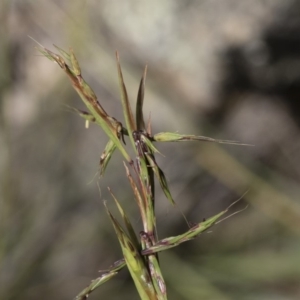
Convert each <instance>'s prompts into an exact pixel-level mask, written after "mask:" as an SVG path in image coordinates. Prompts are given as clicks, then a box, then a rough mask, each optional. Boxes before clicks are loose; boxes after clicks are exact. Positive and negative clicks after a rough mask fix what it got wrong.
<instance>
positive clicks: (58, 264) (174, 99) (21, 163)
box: [0, 0, 300, 300]
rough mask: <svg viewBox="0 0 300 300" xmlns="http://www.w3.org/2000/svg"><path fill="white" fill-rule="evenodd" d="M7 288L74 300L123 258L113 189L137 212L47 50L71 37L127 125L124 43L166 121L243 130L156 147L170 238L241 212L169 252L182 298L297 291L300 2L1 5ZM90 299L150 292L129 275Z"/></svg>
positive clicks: (156, 122) (1, 211)
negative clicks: (103, 161)
mask: <svg viewBox="0 0 300 300" xmlns="http://www.w3.org/2000/svg"><path fill="white" fill-rule="evenodd" d="M0 22H1V24H0V25H1V26H0V35H1V40H0V45H1V47H0V66H1V72H0V144H1V147H0V299H6V300H17V299H22V300H27V299H31V300H35V299H45V300H48V299H49V300H50V299H62V300H63V299H72V298H74V297H75V296H76V295H77V294H78V293H79V292H80V291H81V290H82V289H83V288H85V287H86V286H87V285H88V284H89V283H90V281H91V280H92V279H94V278H96V277H98V276H99V274H100V273H99V272H98V271H99V270H101V269H106V268H108V267H109V266H110V265H111V264H112V263H113V262H114V261H116V260H118V259H120V258H121V257H122V254H121V251H120V247H119V244H118V241H117V239H116V237H115V234H114V230H113V228H112V225H111V223H110V221H109V219H108V217H107V215H106V213H105V209H104V206H103V201H104V200H107V201H108V206H109V208H110V209H111V210H112V212H113V213H114V214H116V215H117V212H116V210H115V207H114V204H113V202H112V199H111V196H110V195H109V194H108V192H107V187H108V186H109V187H110V188H111V189H112V190H113V192H114V194H115V195H116V197H117V198H118V199H119V200H120V201H121V203H122V204H123V205H124V207H125V208H126V209H127V211H128V213H129V215H130V216H131V220H132V222H133V223H134V226H135V227H136V231H137V232H139V231H140V230H141V228H142V227H141V222H140V218H139V217H138V214H137V208H136V206H135V202H134V199H133V195H132V192H131V190H130V188H129V184H128V182H127V179H126V177H125V172H124V167H123V164H122V157H121V155H120V154H119V153H117V152H116V153H115V154H114V157H113V159H112V161H111V162H110V164H109V166H108V169H107V171H106V175H105V177H104V178H101V179H99V176H98V175H97V172H98V166H99V165H98V164H99V158H100V155H101V153H102V151H103V149H104V147H105V144H106V142H107V137H106V136H105V134H104V133H103V132H102V131H101V129H100V128H99V127H97V126H95V125H91V126H90V128H89V129H85V127H84V121H83V120H82V119H81V118H80V117H78V116H77V115H76V114H74V113H72V112H70V111H69V109H68V108H67V106H72V107H77V108H80V109H84V106H83V104H82V103H81V101H80V99H79V97H78V96H77V94H76V93H75V92H74V91H73V90H72V88H71V85H70V83H69V80H68V78H67V77H66V76H65V75H64V73H63V72H62V71H61V70H60V68H59V67H58V66H57V65H56V64H54V63H52V62H50V61H49V60H48V59H46V58H44V57H42V56H41V55H40V54H39V52H38V51H37V50H36V49H35V47H36V46H37V45H36V43H34V42H33V41H32V40H31V39H30V38H29V37H28V36H31V37H33V38H34V39H36V40H37V41H38V42H39V43H41V44H42V45H43V46H45V47H46V48H48V49H50V50H55V48H54V47H53V44H55V45H58V46H59V47H61V48H64V49H68V48H69V47H72V48H73V49H74V52H75V53H76V55H77V57H78V59H79V61H80V65H81V68H82V72H83V76H84V78H85V79H86V81H87V82H88V83H89V84H90V85H91V87H92V88H93V89H94V91H95V93H96V94H97V96H98V99H99V101H100V102H101V104H102V105H103V106H104V108H105V109H106V110H107V111H108V113H109V114H110V115H112V116H115V117H116V118H118V119H120V120H122V111H121V105H120V95H119V87H118V78H117V71H116V64H115V51H116V50H118V51H119V53H120V57H121V62H122V68H123V72H124V78H125V83H126V85H127V90H128V94H129V97H130V100H131V101H132V103H133V104H134V103H135V99H136V95H137V90H138V85H139V80H140V77H141V75H142V72H143V68H144V65H145V64H148V77H147V82H146V95H145V109H144V115H145V117H146V118H148V116H149V114H150V113H151V119H152V124H153V132H154V133H157V132H161V131H178V132H180V133H189V134H196V135H205V136H210V137H214V138H220V139H232V140H238V141H241V142H244V143H249V144H254V145H255V147H241V146H230V145H217V144H211V143H200V142H199V143H169V144H160V145H158V148H159V150H160V151H161V152H162V153H163V154H164V155H165V156H159V157H158V158H157V160H158V162H159V163H160V165H161V167H162V169H163V170H164V171H165V174H166V176H167V178H168V180H169V184H170V188H171V191H172V192H173V196H174V198H175V200H176V202H177V207H175V208H174V207H172V206H171V205H169V203H168V200H166V199H165V198H164V196H163V195H162V194H161V193H160V192H159V191H158V189H157V204H156V206H157V222H158V233H159V236H160V237H161V238H163V237H167V236H174V235H177V234H179V233H182V232H184V231H186V230H187V225H186V223H185V221H184V220H183V217H182V215H181V213H180V211H182V212H183V213H184V214H185V215H186V217H187V219H188V220H189V221H190V222H200V221H201V220H202V219H203V218H208V217H210V216H213V215H215V214H217V213H218V212H220V211H221V210H224V209H226V208H227V207H228V206H229V205H230V204H231V203H232V202H234V201H235V200H237V199H238V198H239V197H240V196H241V195H243V194H244V193H245V192H246V191H248V193H247V194H246V196H244V198H243V200H242V201H240V202H239V203H238V204H236V205H235V206H234V207H233V208H232V210H231V211H232V212H234V211H237V210H240V209H243V208H245V207H246V206H247V205H248V208H247V209H246V210H244V211H243V212H241V213H239V214H237V215H235V216H233V217H232V218H229V219H227V220H226V221H224V222H222V223H221V224H220V225H216V226H215V227H213V228H212V230H211V232H210V233H205V234H203V235H201V236H200V237H199V238H198V239H196V240H194V241H191V242H188V243H185V244H182V245H181V246H179V247H177V248H173V249H171V250H169V251H167V252H164V253H162V254H161V255H160V260H161V265H162V270H163V273H164V275H165V279H166V281H167V284H168V294H169V299H172V300H173V299H175V300H177V299H186V300H190V299H191V300H192V299H214V300H215V299H225V300H229V299H243V300H244V299H245V300H246V299H247V300H248V299H251V300H252V299H272V300H274V299H276V300H283V299H299V298H300V284H299V281H300V239H299V234H300V201H299V195H300V187H299V180H300V155H299V150H300V129H299V126H300V113H299V109H300V104H299V103H300V102H299V96H300V2H299V1H296V0H295V1H293V0H285V1H281V0H264V1H258V0H252V1H240V0H222V1H217V0H201V1H199V0H180V1H179V0H178V1H174V0H173V1H171V0H165V1H159V0H153V1H143V0H142V1H141V0H139V1H138V0H127V1H110V0H98V1H95V0H85V1H84V0H81V1H79V0H74V1H58V0H56V1H45V0H40V1H30V0H23V1H14V0H11V1H1V3H0ZM90 299H138V295H137V292H136V291H135V288H134V286H133V283H132V282H131V279H130V276H129V274H128V271H127V270H126V269H124V270H123V271H122V272H120V274H119V275H118V276H117V277H115V278H114V279H113V280H111V281H109V282H108V283H106V284H104V285H103V286H101V287H100V288H98V289H97V290H96V291H95V292H93V293H92V294H91V296H90Z"/></svg>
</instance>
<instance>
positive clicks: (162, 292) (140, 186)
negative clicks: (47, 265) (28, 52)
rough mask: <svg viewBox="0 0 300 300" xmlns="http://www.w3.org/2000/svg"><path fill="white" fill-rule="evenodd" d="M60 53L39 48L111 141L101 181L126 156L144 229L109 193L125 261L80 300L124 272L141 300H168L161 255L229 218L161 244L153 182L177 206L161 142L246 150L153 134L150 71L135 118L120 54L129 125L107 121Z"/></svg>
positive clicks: (71, 60)
mask: <svg viewBox="0 0 300 300" xmlns="http://www.w3.org/2000/svg"><path fill="white" fill-rule="evenodd" d="M56 49H57V53H54V52H52V51H50V50H48V49H46V48H44V47H42V46H41V45H40V47H39V51H40V52H41V53H42V54H43V55H44V56H46V57H47V58H48V59H50V60H51V61H54V62H56V63H57V64H58V66H59V67H60V68H61V69H62V70H63V71H64V72H65V74H66V75H67V76H68V77H69V79H70V81H71V84H72V86H73V88H74V89H75V90H76V92H77V93H78V94H79V96H80V97H81V99H82V101H83V102H84V104H85V106H86V108H87V111H83V110H79V109H75V108H74V111H76V112H77V113H78V114H79V116H81V117H82V118H84V119H85V120H86V122H94V123H96V124H97V125H99V126H100V127H101V128H102V130H103V131H104V132H105V134H106V135H107V137H108V143H107V145H106V147H105V149H104V151H103V153H102V155H101V157H100V175H101V176H103V175H104V174H105V170H106V167H107V165H108V163H109V161H110V159H111V158H112V156H113V154H114V152H115V151H116V150H117V149H118V151H120V152H121V154H122V155H123V157H124V166H121V168H124V170H125V174H126V176H127V179H128V181H129V184H130V186H131V188H132V191H133V194H134V197H135V200H136V205H137V206H138V209H139V214H140V218H141V220H142V227H143V228H142V229H141V231H140V233H139V234H138V235H137V234H136V233H135V231H134V229H133V227H132V224H131V222H130V220H129V218H128V217H127V214H126V211H125V209H124V208H123V207H122V204H121V201H119V200H118V199H116V197H115V196H114V194H113V192H112V191H111V190H109V191H110V193H111V196H112V198H113V199H114V201H115V204H116V207H117V208H118V211H119V213H120V215H121V219H122V220H123V224H120V223H119V222H118V221H117V219H116V218H115V217H114V216H113V215H112V213H111V212H110V210H109V209H108V208H107V206H106V204H105V207H106V211H107V214H108V217H109V219H110V221H111V223H112V225H113V228H114V231H115V234H116V236H117V238H118V240H119V243H120V247H121V249H122V253H123V258H122V259H120V260H118V261H116V262H114V263H113V264H112V265H111V266H110V267H109V268H108V269H107V270H105V271H103V272H102V274H101V276H100V277H98V278H96V279H94V280H92V281H91V283H90V284H89V285H88V286H87V287H86V288H85V289H83V290H82V291H81V292H80V293H79V294H78V295H77V296H76V299H77V300H83V299H87V297H88V296H89V294H90V293H92V292H93V291H94V290H95V289H96V288H98V287H99V286H100V285H102V284H103V283H105V282H106V281H108V280H110V279H112V278H113V277H114V276H116V275H117V274H118V273H119V271H120V270H121V269H123V268H124V267H125V266H126V267H127V269H128V270H129V272H130V274H131V277H132V279H133V281H134V284H135V287H136V290H137V292H138V294H139V296H140V298H141V299H143V300H154V299H158V300H166V299H167V287H166V283H165V280H164V277H163V274H162V271H161V268H160V264H159V259H158V252H161V251H165V250H168V249H170V248H172V247H176V246H177V245H179V244H181V243H183V242H186V241H189V240H192V239H194V238H196V237H197V236H199V235H200V234H201V233H203V232H204V231H206V230H207V229H209V228H210V227H212V226H213V225H214V224H216V223H217V222H220V220H221V218H222V216H223V218H224V215H225V214H226V213H227V212H228V209H229V208H230V207H228V208H227V209H226V210H224V211H221V212H220V213H219V214H217V215H215V216H212V217H211V218H209V219H207V220H203V221H202V222H199V223H197V224H193V225H192V226H189V228H188V230H187V231H186V232H184V233H182V234H179V235H177V236H172V237H166V238H164V239H161V240H159V239H158V236H157V228H156V218H155V201H156V199H155V182H156V181H155V178H156V179H157V181H158V182H159V185H160V188H161V189H162V191H163V193H164V195H165V196H166V198H167V199H168V200H169V201H170V202H171V203H172V204H173V205H175V201H174V199H173V197H172V194H171V191H170V189H169V186H168V182H167V180H166V176H165V174H164V172H163V170H162V169H161V168H160V166H159V165H158V164H157V161H156V159H155V155H156V154H157V153H158V150H157V148H156V144H157V143H159V142H181V141H203V142H215V143H226V144H238V145H245V144H241V143H239V142H236V141H228V140H217V139H213V138H209V137H204V136H195V135H190V134H188V135H187V134H179V133H174V132H160V133H156V134H152V130H151V122H150V121H149V122H148V123H147V124H146V123H145V120H144V117H143V103H144V94H145V80H146V74H147V66H146V67H145V70H144V73H143V76H142V78H141V81H140V86H139V90H138V94H137V101H136V111H135V117H134V114H133V111H132V108H131V106H130V104H129V100H128V95H127V90H126V86H125V83H124V78H123V74H122V69H121V65H120V58H119V55H118V53H116V63H117V71H118V77H119V85H120V92H121V103H122V107H123V114H124V120H125V125H123V124H122V122H120V121H119V120H117V119H115V118H114V117H112V116H110V115H108V114H107V112H106V111H105V109H104V108H103V107H102V105H101V104H100V102H99V101H98V100H97V97H96V95H95V93H94V92H93V90H92V88H91V87H90V86H89V85H88V84H87V82H86V81H85V80H84V78H83V77H82V73H81V68H80V66H79V63H78V61H77V59H76V56H75V54H74V53H73V51H72V49H70V50H69V51H65V50H63V49H60V48H58V47H56ZM125 137H126V138H127V137H128V138H129V141H130V145H131V147H132V148H133V150H134V157H131V156H130V155H129V152H128V150H127V147H128V145H127V144H126V143H125Z"/></svg>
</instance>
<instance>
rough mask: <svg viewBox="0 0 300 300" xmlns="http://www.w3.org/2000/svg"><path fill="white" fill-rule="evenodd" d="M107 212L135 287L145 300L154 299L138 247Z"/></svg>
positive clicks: (153, 292)
mask: <svg viewBox="0 0 300 300" xmlns="http://www.w3.org/2000/svg"><path fill="white" fill-rule="evenodd" d="M106 210H107V213H108V215H109V217H110V220H111V222H112V224H113V226H114V229H115V232H116V234H117V237H118V240H119V242H120V245H121V248H122V252H123V255H124V258H125V261H126V265H127V267H128V270H129V272H130V274H131V277H132V279H133V281H134V283H135V286H136V289H137V291H138V293H139V295H140V297H141V299H143V300H144V299H145V300H155V299H157V298H156V294H155V290H154V287H153V283H152V281H151V277H150V275H149V272H148V269H147V266H146V265H145V261H144V259H143V258H142V257H141V255H140V253H139V251H138V249H137V248H136V247H135V245H134V243H133V242H132V241H131V240H130V238H129V237H128V236H127V234H126V233H125V232H124V230H123V229H122V227H121V226H120V224H119V223H118V221H117V220H116V219H115V218H114V217H113V215H112V214H111V213H110V211H109V210H108V208H107V207H106Z"/></svg>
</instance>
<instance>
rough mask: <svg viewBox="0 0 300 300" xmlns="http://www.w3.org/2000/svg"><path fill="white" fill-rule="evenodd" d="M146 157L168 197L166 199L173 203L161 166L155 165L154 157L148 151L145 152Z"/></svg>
mask: <svg viewBox="0 0 300 300" xmlns="http://www.w3.org/2000/svg"><path fill="white" fill-rule="evenodd" d="M145 155H146V157H147V161H148V163H149V165H150V167H151V168H152V169H153V171H154V174H155V175H156V177H157V179H158V181H159V184H160V186H161V188H162V190H163V192H164V194H165V196H166V197H167V198H168V200H169V201H170V202H171V203H172V204H173V205H175V201H174V199H173V197H172V194H171V192H170V189H169V187H168V182H167V179H166V176H165V174H164V172H163V171H162V170H161V168H160V167H159V166H158V165H157V163H156V161H155V159H154V157H153V156H152V155H150V154H149V153H145Z"/></svg>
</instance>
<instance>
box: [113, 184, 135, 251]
mask: <svg viewBox="0 0 300 300" xmlns="http://www.w3.org/2000/svg"><path fill="white" fill-rule="evenodd" d="M108 190H109V192H110V194H111V196H112V197H113V199H114V200H115V203H116V205H117V208H118V210H119V212H120V214H121V217H122V219H123V221H124V224H125V227H126V229H127V232H128V234H129V238H130V240H131V242H132V243H133V244H134V245H135V247H136V248H138V247H139V241H138V239H137V236H136V234H135V232H134V229H133V227H132V225H131V222H130V220H129V218H128V217H127V215H126V213H125V211H124V209H123V208H122V206H121V205H120V203H119V201H118V200H117V198H116V197H115V195H114V194H113V193H112V191H111V189H110V188H108Z"/></svg>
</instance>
